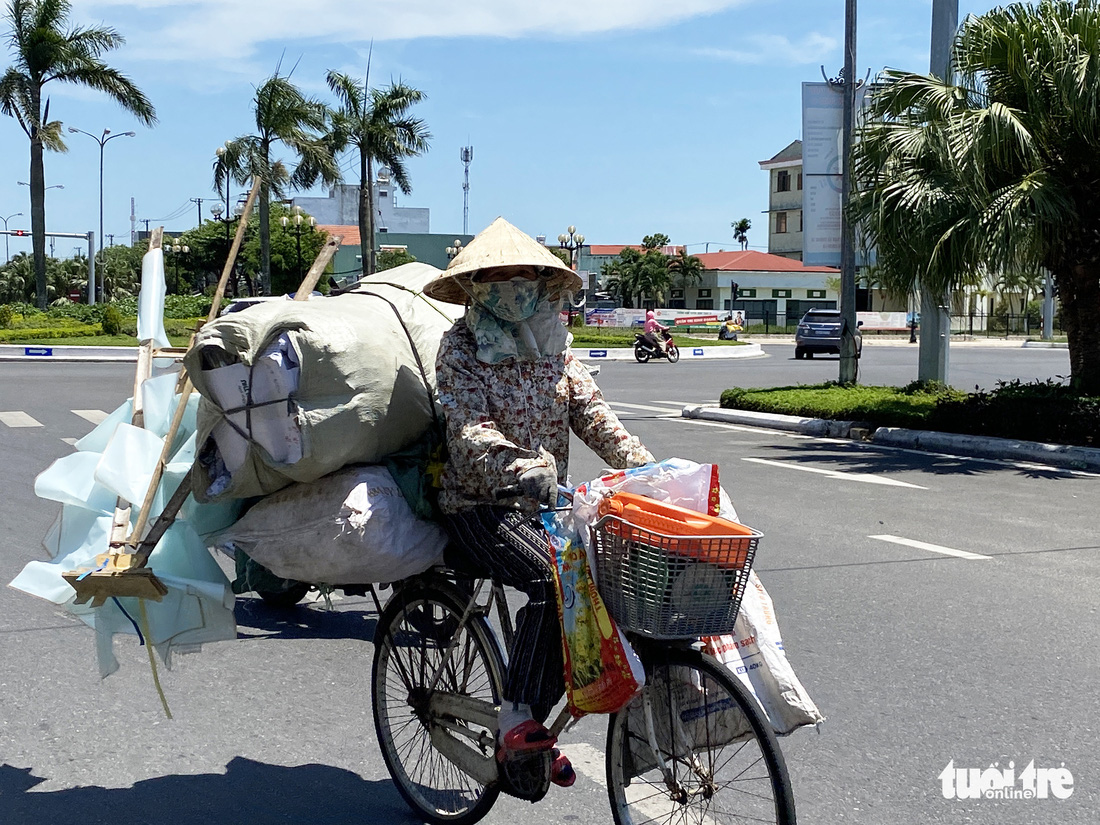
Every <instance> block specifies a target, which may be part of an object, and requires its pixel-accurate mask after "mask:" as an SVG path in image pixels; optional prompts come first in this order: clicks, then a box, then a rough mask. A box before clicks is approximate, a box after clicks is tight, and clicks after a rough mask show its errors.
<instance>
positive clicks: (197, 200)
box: [188, 198, 202, 226]
mask: <svg viewBox="0 0 1100 825" xmlns="http://www.w3.org/2000/svg"><path fill="white" fill-rule="evenodd" d="M188 200H189V201H191V203H193V204H195V206H197V207H198V208H199V222H198V223H197V224H196V226H202V198H188Z"/></svg>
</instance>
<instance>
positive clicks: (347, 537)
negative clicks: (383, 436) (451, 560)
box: [212, 466, 447, 585]
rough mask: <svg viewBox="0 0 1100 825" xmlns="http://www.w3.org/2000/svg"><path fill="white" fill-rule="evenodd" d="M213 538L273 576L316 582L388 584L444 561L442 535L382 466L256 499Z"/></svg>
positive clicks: (343, 473)
mask: <svg viewBox="0 0 1100 825" xmlns="http://www.w3.org/2000/svg"><path fill="white" fill-rule="evenodd" d="M212 542H213V543H214V544H215V545H216V546H218V547H221V548H223V549H225V550H227V551H230V552H232V551H234V550H236V549H240V550H243V551H244V552H245V553H246V554H247V555H248V556H250V557H251V558H252V559H254V560H255V561H258V562H259V563H260V564H262V565H263V566H264V567H266V568H267V569H268V570H270V571H271V572H272V573H274V574H275V575H276V576H280V577H282V578H284V579H295V580H297V581H303V582H311V583H316V584H333V585H339V584H367V583H371V582H393V581H398V580H399V579H404V578H407V577H408V576H413V575H415V574H417V573H423V572H424V571H425V570H427V569H429V568H430V567H432V566H433V565H436V564H442V563H443V547H444V546H445V545H446V543H447V535H446V533H445V532H444V531H443V529H442V528H441V527H440V526H439V525H438V524H436V523H435V522H431V521H425V520H423V519H420V518H417V517H416V515H415V514H414V513H413V511H412V509H411V508H410V507H409V505H408V502H406V501H405V497H404V496H403V495H402V494H401V490H400V489H399V488H398V486H397V484H396V483H395V482H394V480H393V477H392V476H391V475H390V473H389V470H387V469H386V468H385V467H378V466H369V467H348V468H345V469H343V470H341V471H340V472H337V473H333V474H332V475H329V476H325V477H324V478H322V479H320V480H318V481H314V482H311V483H308V484H294V485H291V486H290V487H287V488H285V489H283V490H280V491H279V492H277V493H274V494H272V495H270V496H268V497H267V498H265V499H264V500H263V501H261V502H259V503H258V504H256V505H255V506H254V507H253V508H252V509H251V510H249V511H248V512H247V513H245V514H244V516H242V517H241V519H240V520H239V521H237V523H236V524H234V525H232V526H231V527H229V528H227V529H225V530H223V531H221V532H220V533H218V534H217V535H215V536H214V537H213V538H212Z"/></svg>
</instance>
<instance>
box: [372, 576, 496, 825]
mask: <svg viewBox="0 0 1100 825" xmlns="http://www.w3.org/2000/svg"><path fill="white" fill-rule="evenodd" d="M452 591H453V592H452ZM464 610H465V605H464V601H463V598H462V597H461V595H460V594H459V593H458V592H457V590H455V589H454V588H453V587H451V586H448V585H445V584H440V583H434V582H433V583H427V584H413V585H409V586H407V587H405V588H403V589H402V590H400V591H399V592H398V593H396V594H395V595H394V597H393V599H392V600H391V601H390V603H389V604H388V605H387V606H386V609H385V610H384V611H383V612H382V616H381V618H380V619H379V621H378V629H377V630H376V631H375V638H374V674H373V680H372V685H371V695H372V699H373V704H374V726H375V730H376V732H377V734H378V744H379V745H380V747H381V748H382V756H383V758H384V759H385V761H386V767H387V768H388V769H389V772H390V776H392V777H393V780H394V782H395V783H396V785H397V790H398V791H400V793H401V796H403V797H404V798H405V801H406V802H407V803H408V804H409V806H410V807H412V808H413V810H415V811H416V812H417V813H418V814H420V815H421V816H422V817H424V818H425V819H426V820H428V821H430V822H434V823H439V824H440V825H444V824H445V825H471V823H474V822H477V821H478V820H479V819H481V818H482V817H483V816H485V814H486V813H488V812H489V809H490V808H492V806H493V803H494V802H495V801H496V799H497V796H498V795H499V790H498V789H497V788H496V787H495V786H493V787H488V786H486V785H483V784H481V783H480V782H478V781H477V780H476V779H474V778H473V777H472V776H469V775H468V774H466V773H465V772H464V771H462V770H461V769H460V768H459V767H458V766H457V765H456V764H455V763H454V762H453V761H451V760H450V759H448V758H447V757H445V756H444V755H443V754H441V753H440V752H439V751H437V750H435V749H434V748H433V747H432V731H433V728H434V727H435V726H437V725H439V724H441V723H447V724H450V725H460V726H462V728H463V730H464V731H465V734H464V736H463V739H464V740H466V741H468V742H469V749H470V755H471V756H473V757H481V758H484V757H486V756H491V755H492V754H493V752H494V747H495V737H496V731H495V730H492V729H489V728H487V727H484V726H478V725H474V724H473V723H469V722H465V721H460V720H456V719H454V718H453V717H451V718H447V719H441V718H436V717H434V716H433V714H432V711H431V698H432V695H433V694H435V693H439V692H447V693H454V694H457V695H459V696H468V697H472V698H475V699H480V700H483V701H485V702H488V703H489V704H490V705H499V704H500V700H501V693H502V685H503V682H504V679H503V673H504V665H503V662H502V657H501V654H500V648H499V646H498V645H497V643H496V639H495V637H494V636H493V635H492V631H491V629H490V628H489V625H488V623H487V622H486V621H485V619H484V618H483V617H481V616H471V617H470V618H468V619H467V621H466V624H465V625H462V626H461V627H460V626H459V623H460V621H461V619H462V614H463V612H464ZM441 663H443V668H442V673H441V676H440V678H439V680H438V681H437V682H436V683H434V684H431V683H430V681H431V679H432V675H433V674H434V673H435V672H436V671H437V670H438V669H439V666H440V664H441ZM479 740H480V744H479Z"/></svg>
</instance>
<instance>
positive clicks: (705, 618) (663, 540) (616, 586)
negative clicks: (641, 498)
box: [592, 515, 761, 639]
mask: <svg viewBox="0 0 1100 825" xmlns="http://www.w3.org/2000/svg"><path fill="white" fill-rule="evenodd" d="M738 527H740V528H741V529H742V530H744V531H746V532H745V533H744V534H741V535H709V536H699V535H693V536H670V535H666V534H663V533H657V532H654V531H652V530H647V529H646V528H644V527H640V526H638V525H637V524H632V523H631V522H629V521H626V520H624V519H621V518H619V517H617V516H613V515H608V516H604V517H603V518H601V519H599V521H597V522H596V524H595V525H593V528H592V537H593V544H594V546H595V549H596V579H597V585H598V587H599V591H600V596H601V597H602V598H603V600H604V603H605V604H606V605H607V610H608V612H609V613H610V614H611V616H612V618H614V619H615V621H616V622H618V623H619V626H620V627H622V628H624V629H626V630H631V631H633V632H635V633H639V634H642V635H645V636H649V637H652V638H655V639H693V638H696V637H699V636H714V635H718V634H721V633H729V632H730V631H732V630H733V623H734V621H735V620H736V619H737V611H738V610H739V609H740V607H741V597H742V595H744V592H745V584H746V582H747V581H748V576H749V571H750V570H751V569H752V562H753V558H754V556H755V555H756V546H757V544H758V542H759V541H760V538H761V534H760V533H759V532H757V531H756V530H752V529H751V528H748V527H744V526H743V525H738Z"/></svg>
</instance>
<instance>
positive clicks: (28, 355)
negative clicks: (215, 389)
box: [0, 344, 764, 361]
mask: <svg viewBox="0 0 1100 825" xmlns="http://www.w3.org/2000/svg"><path fill="white" fill-rule="evenodd" d="M137 354H138V351H137V347H71V346H69V347H51V346H49V345H41V346H24V345H14V344H3V345H0V361H137ZM573 354H574V355H575V356H576V357H577V358H580V359H581V360H582V361H633V360H634V348H633V347H609V348H607V349H593V348H588V349H577V348H574V349H573ZM762 357H764V350H763V349H761V348H760V345H759V344H744V345H742V346H739V347H733V346H722V347H712V346H702V347H681V348H680V360H681V361H684V360H688V359H692V358H762Z"/></svg>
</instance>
